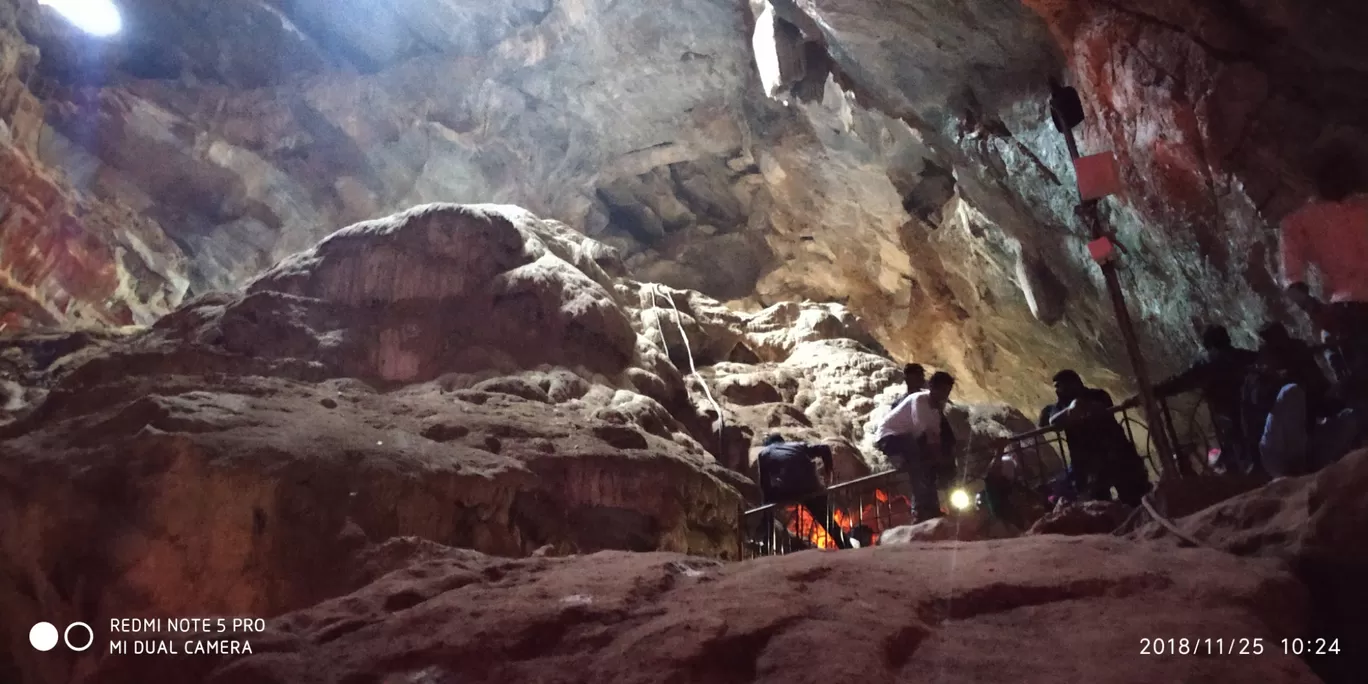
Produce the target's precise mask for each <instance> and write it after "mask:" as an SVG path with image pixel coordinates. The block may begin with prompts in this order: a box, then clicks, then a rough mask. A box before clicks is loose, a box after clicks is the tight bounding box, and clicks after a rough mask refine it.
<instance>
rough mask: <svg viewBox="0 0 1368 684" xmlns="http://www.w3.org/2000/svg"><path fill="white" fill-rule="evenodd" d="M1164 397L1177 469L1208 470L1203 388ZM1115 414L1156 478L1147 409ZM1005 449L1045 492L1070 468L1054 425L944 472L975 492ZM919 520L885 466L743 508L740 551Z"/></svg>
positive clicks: (975, 452)
mask: <svg viewBox="0 0 1368 684" xmlns="http://www.w3.org/2000/svg"><path fill="white" fill-rule="evenodd" d="M1160 404H1161V406H1160V414H1161V415H1162V416H1164V421H1165V423H1166V424H1165V425H1164V429H1165V430H1167V431H1168V437H1169V440H1168V442H1169V444H1172V445H1173V448H1174V450H1175V452H1176V453H1175V457H1176V460H1177V462H1178V472H1179V473H1180V474H1182V475H1184V476H1188V475H1194V474H1203V473H1205V472H1206V471H1207V458H1206V456H1207V453H1208V451H1209V450H1210V449H1211V448H1213V447H1218V446H1219V444H1218V443H1217V440H1216V437H1215V432H1214V430H1213V429H1212V427H1211V419H1210V416H1209V415H1208V414H1207V411H1206V405H1205V402H1203V401H1201V399H1200V397H1198V396H1197V395H1183V396H1180V397H1175V398H1173V399H1169V400H1161V401H1160ZM1111 415H1112V416H1114V418H1113V419H1114V420H1118V421H1119V422H1120V424H1121V427H1122V429H1123V430H1124V431H1125V434H1126V437H1127V438H1128V439H1129V440H1130V442H1131V444H1132V445H1134V446H1135V448H1136V452H1137V453H1138V454H1139V455H1140V457H1141V458H1142V459H1144V461H1145V463H1146V466H1147V470H1148V471H1149V473H1150V480H1151V481H1157V480H1158V478H1159V474H1160V473H1162V472H1163V471H1162V469H1161V465H1160V463H1159V458H1160V454H1159V453H1158V451H1157V449H1156V447H1155V442H1154V439H1153V438H1152V436H1151V435H1150V430H1149V426H1148V425H1147V424H1146V423H1145V421H1144V419H1143V418H1142V416H1143V413H1142V412H1141V411H1140V410H1138V409H1135V408H1131V407H1124V408H1123V407H1117V408H1114V409H1112V411H1111ZM1175 418H1176V420H1175ZM1002 456H1013V457H1015V460H1016V463H1017V477H1016V481H1017V483H1018V484H1021V485H1024V486H1026V487H1028V488H1030V489H1033V490H1035V491H1037V492H1038V493H1041V495H1042V498H1043V497H1044V495H1045V494H1046V493H1047V490H1048V489H1049V488H1051V487H1052V485H1053V484H1054V483H1055V482H1056V481H1058V480H1059V479H1060V478H1062V477H1063V476H1064V475H1065V472H1066V471H1067V469H1068V467H1069V464H1070V462H1071V458H1070V454H1069V444H1068V440H1067V439H1066V438H1065V436H1064V431H1063V428H1062V427H1057V426H1052V427H1047V428H1041V429H1037V430H1032V431H1030V432H1025V433H1021V434H1018V435H1013V436H1012V437H1010V438H1007V439H1005V440H993V441H992V442H990V443H989V444H985V445H982V446H977V447H971V448H969V449H967V450H966V452H965V453H964V454H963V455H961V457H960V458H958V459H957V461H958V462H957V463H956V472H955V474H954V476H952V477H950V478H949V480H950V482H949V483H947V482H945V479H942V481H941V484H942V485H945V484H949V485H950V486H949V487H945V489H956V488H962V489H965V490H966V492H967V493H969V494H970V495H971V496H972V495H973V494H974V493H975V492H976V490H978V489H979V488H980V486H981V483H982V478H983V475H984V474H985V473H986V471H987V470H988V467H989V465H990V464H991V463H992V462H993V461H994V460H995V459H998V458H1001V457H1002ZM913 521H914V517H913V514H912V496H911V483H910V481H909V480H908V476H907V474H906V473H905V472H903V471H901V470H886V471H883V472H879V473H874V474H872V475H867V476H865V477H862V478H859V479H856V480H851V481H848V482H842V483H840V484H836V485H833V486H831V487H828V488H827V489H826V490H824V491H822V492H817V493H816V494H814V495H813V496H811V497H808V498H807V499H805V500H804V501H784V502H776V503H767V504H765V505H762V506H759V507H757V508H752V509H750V510H747V511H744V512H742V514H741V519H740V528H741V529H740V530H739V532H740V535H739V542H740V549H739V552H740V558H742V559H747V558H756V557H760V556H771V555H782V554H786V553H791V552H793V551H802V550H806V549H820V548H825V549H832V548H839V543H840V541H838V539H839V538H840V537H844V538H845V539H854V540H856V541H857V542H858V544H859V545H860V546H870V545H872V544H873V543H875V542H876V541H877V539H878V536H879V535H880V534H882V533H883V532H884V531H886V530H889V529H892V528H894V527H898V526H900V525H907V524H911V523H912V522H913ZM835 528H839V530H838V529H835ZM833 532H836V533H837V534H833Z"/></svg>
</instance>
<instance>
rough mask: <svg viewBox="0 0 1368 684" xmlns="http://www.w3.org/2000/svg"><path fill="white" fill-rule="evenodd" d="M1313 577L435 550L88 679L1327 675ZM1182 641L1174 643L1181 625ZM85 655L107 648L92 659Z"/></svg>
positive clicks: (975, 560) (1211, 566) (1209, 556)
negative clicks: (1167, 637)
mask: <svg viewBox="0 0 1368 684" xmlns="http://www.w3.org/2000/svg"><path fill="white" fill-rule="evenodd" d="M1305 629H1306V592H1305V590H1304V589H1303V588H1301V587H1300V586H1298V584H1297V583H1296V581H1295V580H1293V579H1292V578H1291V577H1290V576H1289V575H1288V574H1287V573H1286V572H1285V571H1284V570H1282V569H1280V568H1278V566H1277V564H1276V563H1274V562H1271V561H1264V562H1251V561H1242V560H1239V559H1236V558H1233V557H1230V556H1228V555H1225V554H1222V553H1219V552H1216V551H1211V550H1206V549H1201V550H1191V549H1189V550H1177V551H1173V550H1167V549H1162V548H1161V547H1156V546H1145V545H1135V544H1131V543H1128V542H1125V541H1121V540H1114V539H1113V540H1107V539H1101V538H1072V539H1065V538H1060V537H1030V538H1023V539H1015V540H1007V541H1004V542H990V543H979V544H956V543H951V544H941V545H929V544H927V545H916V546H899V547H889V548H880V549H870V550H865V551H855V552H848V553H847V552H841V553H833V554H820V553H801V554H795V555H792V556H786V557H781V558H770V559H766V560H764V561H756V562H750V563H745V564H740V565H726V566H722V565H718V564H716V563H714V562H709V561H704V560H701V559H697V558H689V557H685V556H678V555H672V554H623V553H601V554H595V555H592V556H584V557H578V558H572V559H553V558H534V559H522V560H500V559H492V558H487V557H483V556H480V555H479V554H473V553H461V552H453V551H447V552H441V551H437V550H432V549H429V550H427V553H424V554H422V555H420V556H419V558H418V559H416V560H415V562H413V563H412V564H410V565H408V566H407V567H405V568H404V569H401V570H397V571H395V572H393V573H390V574H388V575H386V576H384V577H382V578H380V579H378V580H377V581H375V582H374V583H371V584H370V585H368V586H366V587H365V588H362V589H360V590H359V591H357V592H355V593H353V594H350V595H348V596H345V597H341V598H338V599H336V600H333V601H327V602H324V603H322V604H320V605H318V606H315V607H313V608H310V609H308V610H303V611H299V612H296V613H292V614H290V615H286V616H283V617H281V618H280V619H278V620H274V621H272V623H271V626H270V629H269V631H268V632H266V633H264V634H253V635H226V634H225V635H210V636H209V638H210V639H212V640H215V641H228V640H230V639H245V640H248V641H249V642H250V643H251V647H252V649H253V654H252V655H250V656H238V657H233V656H228V657H214V656H196V657H193V658H192V657H182V658H171V657H166V658H162V659H160V662H159V664H158V665H157V666H155V667H156V669H153V668H154V666H153V665H151V663H152V662H153V661H154V660H155V659H151V658H133V657H120V656H104V657H103V658H101V659H100V660H99V662H98V664H95V663H91V665H92V666H93V667H92V669H93V670H94V674H93V675H92V676H91V677H90V678H89V679H88V680H86V681H90V682H93V683H99V684H124V683H129V684H131V683H133V682H142V681H146V680H147V679H148V678H149V677H153V676H156V677H165V678H167V679H169V680H172V681H177V682H186V683H187V684H193V683H195V682H201V681H213V682H221V683H223V684H238V683H240V682H241V683H246V682H261V681H320V682H321V681H363V680H364V681H414V682H500V681H536V682H564V683H567V684H568V683H570V682H605V681H613V682H628V683H634V682H642V683H645V682H661V681H669V682H700V683H702V682H780V681H801V682H829V681H862V680H866V679H876V680H879V681H894V680H899V679H903V678H907V679H914V678H919V677H921V678H924V677H929V676H934V677H936V678H937V679H939V680H944V681H954V682H977V681H983V680H985V679H990V678H992V677H994V676H1000V675H1001V673H1002V672H1013V673H1016V674H1015V675H1014V676H1015V677H1016V679H1018V680H1019V681H1023V682H1031V683H1036V682H1040V683H1045V682H1058V681H1061V680H1070V679H1072V678H1075V677H1078V678H1082V679H1084V680H1086V681H1094V682H1118V683H1120V682H1124V683H1126V684H1141V683H1148V682H1157V681H1185V680H1192V679H1197V680H1211V681H1226V680H1240V681H1246V680H1257V681H1261V682H1272V683H1277V684H1315V683H1316V682H1317V681H1318V680H1317V678H1316V676H1315V675H1313V674H1312V673H1311V671H1310V669H1309V667H1308V666H1307V665H1306V663H1304V662H1302V661H1300V660H1299V659H1297V658H1296V657H1295V656H1290V655H1284V654H1283V653H1282V652H1281V650H1282V647H1281V645H1280V644H1278V643H1277V642H1278V640H1279V639H1281V638H1283V637H1284V636H1288V635H1294V634H1300V633H1302V632H1303V630H1305ZM1160 633H1163V634H1170V633H1171V634H1174V635H1177V634H1203V635H1204V634H1208V633H1211V634H1217V633H1219V634H1237V635H1240V636H1241V637H1242V638H1248V639H1250V640H1251V641H1250V643H1251V644H1252V643H1253V640H1254V639H1259V640H1261V643H1262V645H1263V649H1264V652H1263V655H1260V656H1257V657H1254V656H1247V657H1234V656H1226V657H1220V656H1215V657H1192V656H1190V655H1189V656H1186V657H1184V656H1172V657H1168V656H1153V655H1151V656H1145V655H1141V649H1143V648H1144V647H1145V640H1146V639H1150V640H1153V639H1155V638H1157V637H1155V636H1153V635H1156V634H1160ZM1175 639H1181V637H1176V636H1175ZM91 660H94V659H93V658H92V659H91Z"/></svg>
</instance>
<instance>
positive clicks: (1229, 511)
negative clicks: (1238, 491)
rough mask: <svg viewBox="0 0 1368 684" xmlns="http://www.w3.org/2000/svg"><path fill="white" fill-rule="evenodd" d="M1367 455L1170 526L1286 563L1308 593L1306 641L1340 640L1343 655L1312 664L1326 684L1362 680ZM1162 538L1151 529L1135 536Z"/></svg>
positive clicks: (1367, 602)
mask: <svg viewBox="0 0 1368 684" xmlns="http://www.w3.org/2000/svg"><path fill="white" fill-rule="evenodd" d="M1365 492H1368V450H1360V451H1358V452H1355V453H1353V454H1349V455H1348V456H1345V457H1344V458H1343V459H1342V460H1340V461H1339V462H1338V463H1336V464H1334V465H1332V466H1330V467H1328V468H1326V469H1324V470H1322V471H1321V472H1320V473H1317V474H1315V475H1308V476H1306V477H1297V478H1283V479H1278V480H1275V481H1273V482H1272V483H1270V484H1268V485H1267V486H1264V487H1261V488H1259V489H1255V490H1253V491H1251V492H1248V493H1246V494H1243V495H1240V496H1237V497H1235V498H1232V499H1230V500H1228V501H1225V502H1223V503H1219V504H1216V505H1214V506H1212V507H1210V508H1208V509H1206V510H1204V511H1201V512H1200V513H1197V514H1194V515H1191V516H1188V517H1186V518H1183V519H1181V520H1178V521H1177V524H1178V526H1179V528H1180V529H1182V530H1183V531H1184V532H1186V533H1187V534H1189V535H1191V536H1192V537H1193V538H1195V539H1196V540H1197V541H1200V542H1202V543H1203V544H1207V545H1210V546H1212V547H1215V548H1218V549H1222V550H1224V551H1227V552H1229V553H1232V554H1237V555H1242V556H1256V557H1270V558H1277V559H1280V560H1282V561H1284V562H1286V563H1287V564H1288V565H1289V566H1290V567H1291V568H1292V570H1293V572H1294V573H1295V574H1296V575H1297V576H1298V577H1299V578H1301V580H1302V581H1303V582H1304V583H1305V584H1306V586H1307V587H1309V588H1310V590H1311V599H1312V604H1311V605H1312V609H1313V611H1312V622H1311V626H1310V631H1309V632H1308V633H1307V634H1306V636H1308V637H1320V638H1326V639H1339V640H1340V646H1341V648H1342V652H1341V653H1340V654H1338V655H1334V656H1319V657H1313V658H1311V659H1310V661H1311V662H1312V663H1313V664H1314V665H1316V669H1317V672H1318V673H1319V674H1321V675H1322V676H1323V677H1325V679H1326V681H1328V682H1332V683H1339V682H1344V683H1346V684H1348V683H1350V682H1361V681H1364V679H1363V677H1364V675H1365V673H1368V650H1365V649H1364V646H1365V645H1368V616H1365V611H1364V608H1365V606H1368V583H1365V578H1368V544H1365V543H1364V541H1365V540H1368V496H1365ZM1136 536H1139V537H1142V538H1152V539H1159V538H1166V539H1170V540H1172V539H1173V537H1172V535H1171V534H1170V533H1168V532H1167V531H1165V530H1164V529H1163V528H1162V527H1160V526H1159V525H1158V524H1151V525H1148V526H1146V527H1144V528H1142V529H1141V530H1139V531H1138V532H1137V533H1136Z"/></svg>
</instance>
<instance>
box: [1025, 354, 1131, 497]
mask: <svg viewBox="0 0 1368 684" xmlns="http://www.w3.org/2000/svg"><path fill="white" fill-rule="evenodd" d="M1053 380H1054V387H1055V397H1056V398H1057V399H1058V401H1057V402H1055V403H1053V404H1050V405H1048V406H1046V407H1045V408H1044V409H1043V410H1042V411H1041V412H1040V421H1039V425H1040V427H1049V426H1057V427H1062V428H1063V430H1064V438H1065V440H1066V441H1067V442H1068V445H1069V460H1070V462H1071V469H1070V472H1069V477H1070V479H1071V480H1072V484H1073V488H1074V490H1075V491H1077V492H1078V493H1079V494H1080V495H1083V496H1087V497H1089V498H1092V499H1097V500H1101V501H1110V500H1111V498H1112V495H1111V489H1112V487H1115V488H1116V492H1117V494H1118V497H1119V498H1120V500H1121V502H1122V503H1124V504H1126V505H1128V506H1137V505H1139V504H1140V498H1141V497H1143V496H1144V495H1145V494H1146V493H1147V492H1148V491H1149V488H1150V483H1149V472H1148V471H1147V470H1146V469H1145V462H1144V460H1142V459H1141V458H1140V454H1139V453H1138V452H1136V450H1135V445H1134V444H1132V443H1131V441H1130V438H1128V437H1127V436H1126V431H1125V429H1124V428H1122V427H1121V425H1120V424H1119V423H1117V422H1116V420H1115V419H1114V418H1112V416H1111V413H1110V409H1111V408H1112V407H1113V406H1114V404H1113V403H1112V398H1111V395H1110V394H1108V393H1107V391H1106V390H1103V389H1100V388H1095V387H1088V386H1087V385H1085V384H1083V379H1082V378H1081V377H1079V375H1078V373H1077V372H1075V371H1072V370H1062V371H1059V372H1058V373H1056V374H1055V376H1054V378H1053Z"/></svg>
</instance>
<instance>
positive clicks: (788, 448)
mask: <svg viewBox="0 0 1368 684" xmlns="http://www.w3.org/2000/svg"><path fill="white" fill-rule="evenodd" d="M814 459H821V461H822V468H823V470H824V471H825V473H826V475H827V479H831V474H832V470H833V468H832V461H831V447H830V446H828V445H826V444H809V443H807V442H786V441H784V438H783V437H781V436H780V435H777V434H774V435H770V436H769V437H767V438H765V442H764V448H763V449H761V450H760V456H759V459H758V464H759V468H760V494H761V496H763V497H764V501H765V503H796V504H798V505H800V506H802V507H804V508H806V509H807V511H808V513H809V514H810V515H811V516H812V519H813V520H817V521H820V522H821V524H822V526H823V527H825V528H826V531H827V534H829V535H831V539H832V541H834V542H835V543H836V546H837V548H842V549H848V548H850V544H849V542H848V541H847V539H846V535H845V532H844V531H843V530H842V529H841V526H840V525H839V524H837V523H836V521H835V520H834V519H833V518H832V516H831V510H830V507H829V505H828V501H827V496H826V493H825V490H826V488H825V487H824V486H823V485H822V480H821V478H820V476H819V475H818V473H817V463H816V462H815V461H814Z"/></svg>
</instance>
